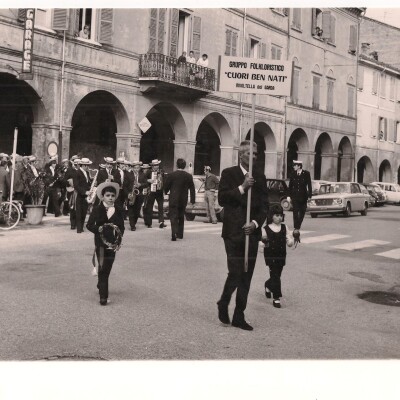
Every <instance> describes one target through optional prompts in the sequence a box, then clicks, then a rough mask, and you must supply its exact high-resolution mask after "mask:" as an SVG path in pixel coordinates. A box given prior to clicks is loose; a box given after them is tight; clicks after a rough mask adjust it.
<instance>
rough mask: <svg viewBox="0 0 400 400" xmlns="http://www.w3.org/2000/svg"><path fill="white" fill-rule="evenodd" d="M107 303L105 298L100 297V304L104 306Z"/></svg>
mask: <svg viewBox="0 0 400 400" xmlns="http://www.w3.org/2000/svg"><path fill="white" fill-rule="evenodd" d="M107 303H108V301H107V299H100V305H102V306H106V305H107Z"/></svg>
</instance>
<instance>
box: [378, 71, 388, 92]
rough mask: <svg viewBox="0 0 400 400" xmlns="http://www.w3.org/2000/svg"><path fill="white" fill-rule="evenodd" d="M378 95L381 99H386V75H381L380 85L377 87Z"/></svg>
mask: <svg viewBox="0 0 400 400" xmlns="http://www.w3.org/2000/svg"><path fill="white" fill-rule="evenodd" d="M379 92H380V93H379V95H380V96H381V97H386V75H383V74H381V83H380V87H379Z"/></svg>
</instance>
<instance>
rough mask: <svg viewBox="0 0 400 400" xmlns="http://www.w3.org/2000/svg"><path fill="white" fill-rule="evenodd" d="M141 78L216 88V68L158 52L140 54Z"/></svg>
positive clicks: (209, 88) (194, 86)
mask: <svg viewBox="0 0 400 400" xmlns="http://www.w3.org/2000/svg"><path fill="white" fill-rule="evenodd" d="M139 77H140V78H158V79H160V80H162V81H166V82H171V83H177V84H180V85H184V86H188V87H193V88H199V89H206V90H209V91H214V90H215V70H214V69H211V68H206V67H202V66H200V65H197V64H192V63H187V62H184V63H178V60H177V59H176V58H174V57H169V56H165V55H164V54H158V53H147V54H141V55H140V63H139Z"/></svg>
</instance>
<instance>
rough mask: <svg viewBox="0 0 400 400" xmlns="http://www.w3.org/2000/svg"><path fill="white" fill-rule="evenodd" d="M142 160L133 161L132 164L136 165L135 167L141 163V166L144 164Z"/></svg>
mask: <svg viewBox="0 0 400 400" xmlns="http://www.w3.org/2000/svg"><path fill="white" fill-rule="evenodd" d="M142 164H143V163H142V162H141V161H132V165H133V166H134V167H136V166H137V165H140V166H142Z"/></svg>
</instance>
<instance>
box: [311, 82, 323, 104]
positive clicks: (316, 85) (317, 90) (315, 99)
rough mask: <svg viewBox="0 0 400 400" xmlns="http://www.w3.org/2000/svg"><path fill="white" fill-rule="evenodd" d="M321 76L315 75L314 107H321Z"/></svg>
mask: <svg viewBox="0 0 400 400" xmlns="http://www.w3.org/2000/svg"><path fill="white" fill-rule="evenodd" d="M320 83H321V78H320V77H319V76H315V75H313V98H312V108H315V109H317V110H318V109H319V92H320Z"/></svg>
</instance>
